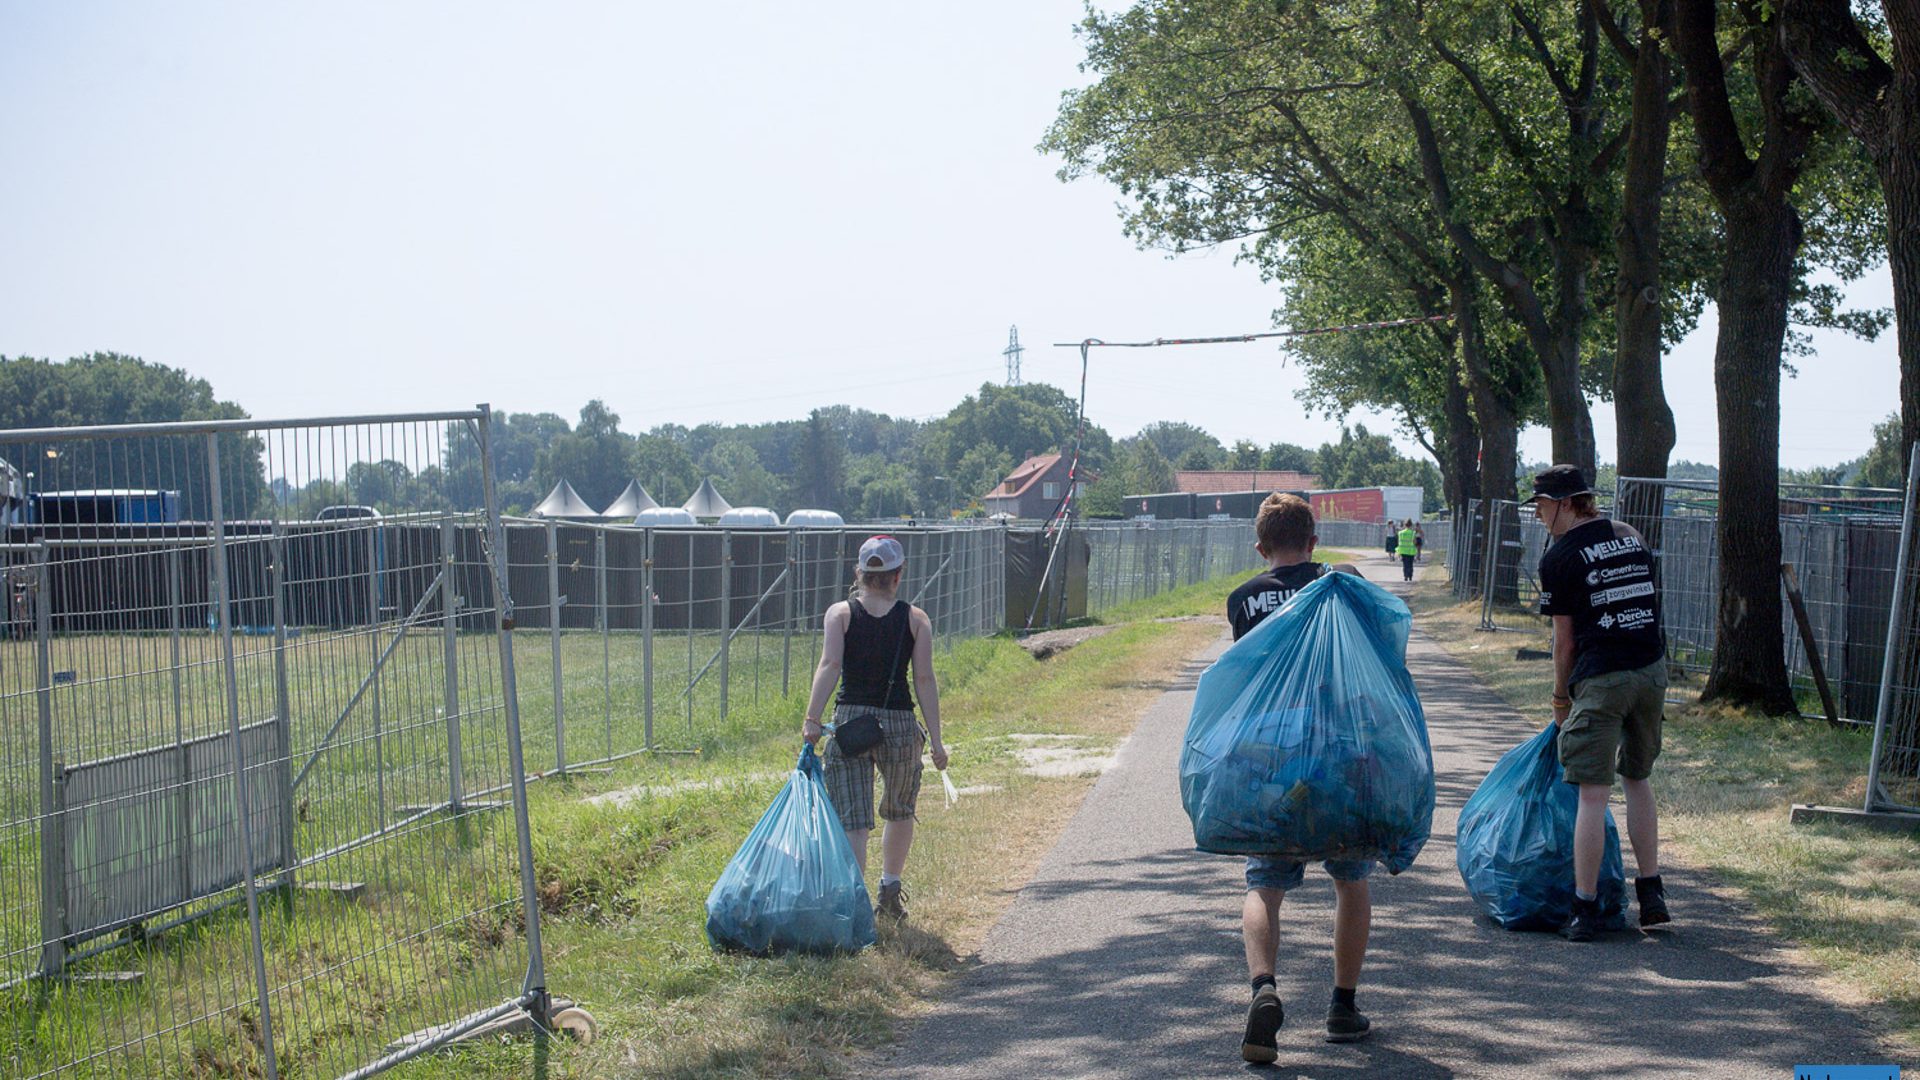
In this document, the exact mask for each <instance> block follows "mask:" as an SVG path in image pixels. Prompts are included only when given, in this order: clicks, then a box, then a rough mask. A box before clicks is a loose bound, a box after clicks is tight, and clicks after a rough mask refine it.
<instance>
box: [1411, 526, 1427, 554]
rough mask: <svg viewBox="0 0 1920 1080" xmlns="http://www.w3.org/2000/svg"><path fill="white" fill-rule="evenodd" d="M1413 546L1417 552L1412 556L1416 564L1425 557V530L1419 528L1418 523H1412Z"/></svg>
mask: <svg viewBox="0 0 1920 1080" xmlns="http://www.w3.org/2000/svg"><path fill="white" fill-rule="evenodd" d="M1413 546H1414V548H1415V549H1416V551H1417V554H1416V555H1415V556H1414V561H1415V562H1418V561H1420V560H1421V559H1423V558H1425V557H1426V554H1427V530H1425V529H1423V528H1421V527H1420V523H1419V522H1418V521H1415V522H1414V523H1413Z"/></svg>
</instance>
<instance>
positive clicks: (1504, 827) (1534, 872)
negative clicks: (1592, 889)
mask: <svg viewBox="0 0 1920 1080" xmlns="http://www.w3.org/2000/svg"><path fill="white" fill-rule="evenodd" d="M1558 735H1559V729H1557V728H1555V727H1554V726H1553V725H1551V724H1549V725H1547V729H1546V730H1545V731H1542V732H1541V733H1540V734H1538V735H1535V736H1534V737H1533V738H1531V739H1528V740H1527V741H1526V742H1523V743H1521V744H1520V745H1519V746H1516V747H1514V748H1513V749H1511V750H1509V751H1507V753H1506V755H1505V756H1503V757H1502V758H1501V759H1500V760H1499V762H1498V763H1496V764H1495V765H1494V767H1493V771H1492V772H1489V773H1488V774H1487V778H1486V779H1485V780H1482V781H1480V786H1479V787H1478V788H1477V789H1475V790H1474V793H1473V797H1472V798H1469V799H1468V800H1467V805H1466V806H1464V807H1462V808H1461V810H1460V824H1459V827H1458V843H1457V846H1456V848H1455V851H1456V854H1457V856H1458V859H1459V863H1460V877H1461V880H1463V881H1465V882H1466V883H1467V891H1468V892H1469V893H1472V894H1473V898H1474V900H1475V901H1476V902H1478V903H1479V905H1480V907H1481V909H1482V910H1484V911H1485V912H1486V913H1487V914H1488V915H1491V916H1493V918H1494V921H1496V922H1498V923H1499V924H1500V925H1501V926H1504V927H1506V928H1507V929H1509V930H1557V929H1559V928H1560V927H1562V926H1565V925H1566V924H1567V921H1568V920H1570V919H1572V918H1573V818H1574V815H1575V814H1576V813H1578V812H1579V809H1580V789H1579V788H1577V787H1575V786H1574V785H1572V784H1569V783H1567V782H1566V778H1565V774H1563V773H1562V772H1561V771H1560V751H1559V744H1558ZM1626 899H1627V876H1626V872H1625V870H1624V869H1623V868H1622V866H1621V861H1620V832H1619V830H1618V829H1616V828H1614V824H1613V811H1611V810H1609V811H1607V846H1606V852H1605V854H1604V855H1603V856H1602V857H1601V860H1600V923H1601V926H1602V927H1604V928H1605V929H1608V930H1619V929H1622V928H1624V927H1625V926H1626V925H1627V913H1626Z"/></svg>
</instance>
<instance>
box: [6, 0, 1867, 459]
mask: <svg viewBox="0 0 1920 1080" xmlns="http://www.w3.org/2000/svg"><path fill="white" fill-rule="evenodd" d="M1079 13H1080V5H1079V4H1078V3H1077V2H1076V0H1017V2H1015V0H990V2H983V3H978V4H972V5H965V6H961V7H955V6H952V5H942V6H935V5H923V4H899V3H887V4H883V3H868V2H843V3H836V4H829V5H817V6H815V7H814V8H812V9H803V8H797V7H794V6H792V5H788V4H771V3H760V2H743V3H735V4H724V5H707V4H674V5H667V4H645V5H642V4H634V3H620V4H614V3H609V4H587V3H548V4H538V5H534V4H516V5H504V4H489V3H458V4H454V3H423V2H407V3H400V4H371V3H353V2H348V3H329V4H313V3H289V4H270V5H253V4H241V3H224V4H207V3H178V4H166V5H161V4H134V3H105V2H102V3H87V4H71V3H28V2H25V0H0V252H4V259H3V260H0V353H4V354H7V355H21V354H26V355H34V356H49V357H56V358H59V357H65V356H69V355H72V354H75V353H81V352H87V351H91V350H95V349H111V350H118V351H121V352H127V353H134V354H138V355H140V356H144V357H146V358H147V359H149V360H153V361H157V362H161V363H165V364H170V365H174V366H177V367H182V368H185V369H187V370H189V371H191V372H193V373H194V374H196V375H200V376H203V377H205V378H207V379H208V380H210V381H211V382H212V383H213V385H214V388H215V390H216V391H217V392H218V393H219V394H221V395H222V396H223V397H228V398H231V399H234V400H236V401H238V402H240V403H241V404H242V405H243V406H245V407H246V408H247V409H249V410H251V411H252V413H253V414H254V415H256V416H276V417H277V416H300V415H313V414H320V413H345V412H366V411H392V410H401V409H413V408H444V407H460V406H465V405H467V404H471V403H473V402H476V401H482V400H485V401H491V402H492V403H493V404H494V405H495V406H496V407H499V408H506V409H511V410H514V411H528V410H551V411H554V412H559V413H562V414H563V415H566V416H568V417H569V418H571V417H572V416H573V415H574V414H575V412H576V411H577V410H578V408H579V406H580V405H581V404H582V403H583V402H584V401H586V400H587V399H588V398H592V397H599V398H602V399H604V400H605V401H607V402H608V404H609V405H611V406H612V407H613V409H614V410H615V411H616V412H618V413H619V414H620V415H621V417H622V418H623V421H624V425H625V426H626V427H627V428H628V429H629V430H636V429H642V428H645V427H650V426H652V425H654V424H659V423H664V422H669V421H671V422H677V423H682V424H688V425H692V424H696V423H700V422H702V421H706V420H717V421H726V422H736V421H756V420H768V419H780V418H788V417H797V416H804V415H805V414H806V411H807V410H808V409H809V408H812V407H814V406H816V405H823V404H831V403H835V402H845V403H848V404H853V405H859V406H864V407H867V408H871V409H876V410H881V411H886V412H890V413H893V414H895V415H904V416H930V415H935V414H938V413H941V412H944V411H945V410H946V409H947V408H949V407H951V406H952V405H953V404H954V403H955V402H957V401H958V400H959V399H960V397H961V396H962V395H963V394H965V393H967V392H968V391H969V390H971V389H973V388H974V387H977V386H978V385H979V384H980V383H981V382H982V381H987V380H994V381H997V380H999V379H1000V377H1001V376H1002V374H1003V365H1002V361H1001V358H1000V355H999V354H1000V350H1001V349H1002V348H1003V347H1004V345H1005V343H1006V337H1007V327H1008V325H1009V324H1013V323H1017V324H1019V326H1020V332H1021V339H1022V341H1023V342H1025V343H1027V344H1028V345H1029V346H1030V348H1029V349H1028V352H1027V354H1026V363H1025V371H1026V375H1027V377H1028V379H1029V380H1044V381H1049V382H1054V383H1056V384H1057V385H1060V386H1063V387H1066V388H1068V389H1069V390H1070V391H1071V390H1073V389H1074V388H1075V382H1076V380H1077V377H1078V370H1077V353H1075V352H1074V351H1073V350H1068V349H1054V348H1049V347H1048V346H1049V345H1050V344H1051V343H1053V342H1056V341H1069V340H1076V339H1079V338H1081V337H1085V336H1089V335H1091V336H1098V337H1104V338H1109V339H1125V338H1133V337H1154V336H1160V335H1166V336H1177V335H1196V334H1219V333H1232V332H1245V331H1252V330H1260V329H1265V328H1267V327H1268V326H1269V323H1270V317H1271V316H1270V313H1271V311H1272V309H1273V308H1274V307H1275V306H1277V302H1276V298H1275V295H1274V293H1273V292H1272V291H1271V289H1269V288H1268V287H1266V286H1263V285H1261V284H1260V282H1259V280H1258V278H1257V275H1256V274H1255V272H1254V271H1253V270H1252V269H1251V268H1248V267H1244V266H1236V265H1235V264H1234V263H1233V261H1232V258H1231V253H1230V252H1223V253H1219V254H1214V255H1211V256H1197V257H1196V256H1187V257H1182V258H1179V259H1176V260H1168V259H1166V258H1165V257H1163V256H1162V255H1160V254H1158V253H1153V252H1141V251H1137V250H1135V249H1134V248H1133V247H1132V245H1131V244H1130V243H1129V242H1128V241H1127V240H1125V239H1124V238H1123V237H1122V236H1121V235H1120V229H1119V224H1118V218H1117V215H1116V213H1115V211H1114V202H1115V199H1116V195H1115V193H1114V192H1113V191H1112V190H1111V189H1109V188H1107V187H1106V186H1105V185H1103V184H1101V183H1100V182H1098V181H1082V182H1078V183H1075V184H1072V185H1064V184H1061V183H1060V182H1059V181H1058V180H1057V179H1056V178H1055V176H1054V170H1055V168H1056V167H1057V163H1056V162H1053V161H1050V160H1048V159H1046V158H1043V157H1041V156H1040V155H1039V154H1037V153H1035V152H1034V149H1033V147H1034V144H1035V143H1036V142H1037V141H1038V140H1039V138H1040V136H1041V134H1042V132H1043V131H1044V129H1045V127H1046V125H1047V123H1048V121H1049V120H1050V119H1051V117H1052V115H1053V113H1054V109H1055V107H1056V104H1057V101H1058V94H1059V92H1060V91H1061V90H1062V89H1063V88H1065V87H1068V86H1071V85H1074V84H1076V83H1077V82H1078V81H1080V80H1081V78H1082V76H1081V75H1080V74H1079V73H1078V71H1077V70H1076V69H1075V64H1076V62H1077V61H1078V59H1079V56H1080V53H1079V48H1078V45H1077V43H1076V41H1075V39H1074V36H1073V33H1072V27H1073V25H1074V23H1075V22H1076V21H1077V19H1078V17H1079ZM1855 293H1856V298H1857V299H1858V301H1859V302H1862V303H1868V304H1875V305H1885V304H1889V303H1891V300H1890V297H1891V287H1890V285H1889V284H1888V280H1887V277H1886V273H1885V271H1884V270H1881V271H1877V272H1876V273H1875V274H1874V275H1873V276H1872V277H1871V278H1869V279H1868V280H1867V281H1865V282H1863V283H1862V284H1861V286H1860V287H1859V288H1858V289H1856V290H1855ZM1817 340H1818V344H1819V345H1820V347H1821V349H1822V352H1821V355H1820V356H1819V357H1818V358H1817V359H1809V360H1805V361H1802V362H1801V363H1800V366H1801V370H1802V372H1803V374H1802V376H1801V378H1800V379H1799V380H1798V381H1795V382H1790V383H1788V384H1787V389H1786V394H1785V403H1784V412H1785V420H1784V424H1783V432H1782V444H1783V454H1782V457H1783V459H1784V461H1785V462H1786V463H1787V464H1789V465H1795V466H1802V465H1810V464H1818V463H1827V462H1832V461H1836V460H1839V459H1842V458H1847V457H1851V456H1854V455H1857V454H1859V453H1860V452H1862V451H1863V450H1864V449H1865V447H1866V445H1867V443H1868V439H1869V430H1868V429H1869V428H1870V426H1871V425H1872V423H1873V422H1874V421H1876V420H1878V419H1880V418H1881V417H1883V416H1885V415H1886V414H1887V412H1889V411H1890V410H1892V409H1893V408H1894V407H1895V406H1894V402H1895V401H1896V386H1897V373H1896V364H1895V359H1894V346H1893V342H1892V337H1891V335H1890V334H1889V335H1887V336H1885V337H1883V338H1882V340H1881V341H1880V342H1878V343H1875V344H1871V345H1865V344H1861V343H1858V342H1854V341H1851V340H1849V339H1845V338H1841V337H1837V336H1834V335H1825V334H1823V335H1820V336H1819V338H1818V339H1817ZM1711 355H1712V340H1711V321H1710V320H1709V323H1708V325H1707V327H1705V328H1704V329H1703V331H1702V332H1701V333H1698V334H1696V335H1695V336H1694V337H1693V338H1690V339H1689V340H1688V341H1686V342H1685V343H1683V344H1682V346H1681V347H1680V348H1678V349H1677V350H1676V351H1675V353H1674V354H1673V356H1672V358H1671V359H1670V362H1669V365H1668V374H1667V378H1668V386H1669V393H1670V395H1671V398H1672V401H1673V404H1674V407H1675V410H1676V412H1677V413H1678V414H1679V418H1680V445H1679V447H1678V448H1677V449H1676V451H1675V454H1676V456H1678V457H1687V458H1693V459H1695V460H1705V461H1711V460H1713V459H1714V457H1715V453H1716V451H1715V440H1714V431H1713V392H1712V377H1711V371H1710V366H1711ZM1096 359H1097V362H1098V366H1097V367H1096V369H1095V371H1094V374H1093V378H1092V381H1091V384H1090V386H1089V398H1088V411H1089V413H1090V415H1091V416H1092V417H1093V419H1094V420H1096V421H1098V422H1100V423H1102V424H1104V425H1106V427H1107V428H1108V429H1109V430H1110V431H1112V432H1114V433H1115V434H1116V435H1124V434H1129V433H1131V432H1133V431H1135V430H1137V429H1138V428H1139V427H1140V426H1141V425H1143V424H1145V423H1148V422H1151V421H1154V420H1160V419H1168V420H1186V421H1190V422H1192V423H1196V424H1200V425H1202V426H1204V427H1206V428H1207V429H1208V430H1210V431H1212V432H1214V433H1215V434H1217V435H1219V436H1220V437H1221V438H1222V439H1223V440H1226V441H1228V442H1231V441H1232V440H1234V439H1236V438H1241V437H1246V438H1253V439H1256V440H1258V441H1260V442H1262V443H1270V442H1275V441H1280V440H1286V441H1290V442H1299V443H1305V444H1308V445H1314V444H1318V443H1319V442H1321V441H1323V440H1325V439H1328V438H1330V437H1333V436H1335V435H1337V430H1338V429H1337V424H1336V423H1335V422H1333V421H1328V420H1325V419H1322V418H1320V417H1318V416H1309V415H1307V414H1306V413H1305V411H1304V410H1303V409H1302V408H1301V407H1300V406H1299V405H1298V404H1297V403H1296V402H1295V401H1294V398H1293V391H1294V390H1296V389H1298V388H1299V387H1300V386H1301V385H1302V383H1303V380H1302V377H1301V375H1300V373H1299V372H1298V371H1296V370H1292V369H1289V368H1285V367H1283V366H1281V365H1280V363H1279V354H1278V352H1277V350H1275V349H1274V348H1273V347H1272V346H1270V345H1229V346H1212V347H1203V348H1192V349H1182V350H1151V351H1126V352H1109V353H1103V354H1096ZM1596 421H1597V423H1598V426H1599V428H1600V439H1601V446H1602V457H1603V458H1609V459H1610V458H1611V457H1612V453H1611V446H1612V442H1613V433H1612V421H1611V414H1610V411H1609V410H1607V409H1605V408H1604V407H1602V408H1600V409H1599V410H1598V412H1597V415H1596ZM1370 426H1374V427H1376V428H1378V427H1381V426H1384V425H1383V424H1382V423H1380V422H1379V421H1377V420H1375V421H1371V422H1370ZM1523 443H1524V448H1525V449H1526V451H1527V453H1528V454H1529V456H1531V457H1544V456H1545V454H1546V448H1547V445H1548V440H1547V438H1546V435H1545V433H1544V432H1538V431H1535V432H1529V433H1528V435H1527V436H1526V437H1525V439H1524V440H1523ZM1406 445H1409V446H1410V445H1411V444H1410V443H1407V444H1406Z"/></svg>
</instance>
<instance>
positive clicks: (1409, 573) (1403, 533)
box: [1399, 518, 1420, 581]
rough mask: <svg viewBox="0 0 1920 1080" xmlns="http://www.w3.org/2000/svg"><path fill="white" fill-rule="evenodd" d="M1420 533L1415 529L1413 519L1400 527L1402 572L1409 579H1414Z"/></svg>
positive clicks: (1409, 519)
mask: <svg viewBox="0 0 1920 1080" xmlns="http://www.w3.org/2000/svg"><path fill="white" fill-rule="evenodd" d="M1419 535H1420V534H1419V533H1418V532H1416V531H1415V530H1414V527H1413V519H1412V518H1408V519H1407V523H1406V524H1405V525H1404V526H1402V527H1401V529H1400V544H1399V551H1400V572H1401V574H1402V575H1403V576H1404V577H1405V578H1406V580H1408V581H1412V580H1413V559H1414V556H1416V555H1418V554H1420V545H1419Z"/></svg>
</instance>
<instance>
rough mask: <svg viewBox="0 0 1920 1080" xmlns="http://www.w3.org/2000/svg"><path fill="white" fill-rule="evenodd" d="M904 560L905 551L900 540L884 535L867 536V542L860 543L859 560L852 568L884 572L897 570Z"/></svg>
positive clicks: (905, 558)
mask: <svg viewBox="0 0 1920 1080" xmlns="http://www.w3.org/2000/svg"><path fill="white" fill-rule="evenodd" d="M906 561H907V553H906V550H905V549H904V548H902V547H901V546H900V541H898V540H895V539H894V538H893V537H891V536H886V535H881V536H869V537H867V542H866V543H864V544H861V545H860V561H859V562H857V563H855V564H854V569H856V570H873V571H879V572H885V571H888V570H898V569H899V568H900V564H901V563H904V562H906Z"/></svg>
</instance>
